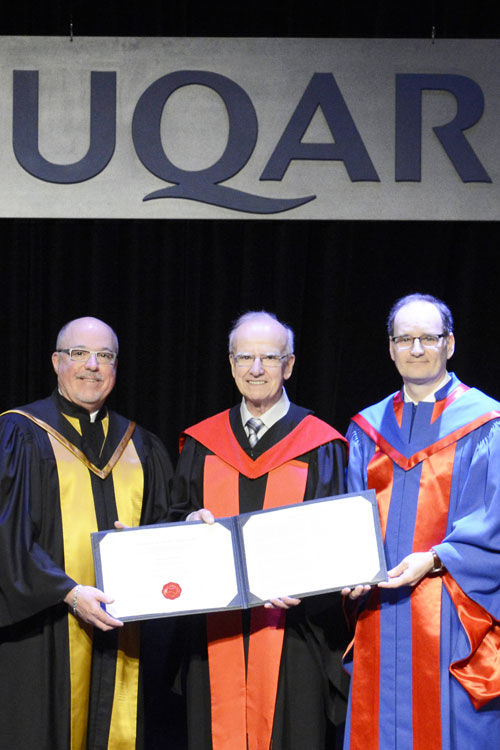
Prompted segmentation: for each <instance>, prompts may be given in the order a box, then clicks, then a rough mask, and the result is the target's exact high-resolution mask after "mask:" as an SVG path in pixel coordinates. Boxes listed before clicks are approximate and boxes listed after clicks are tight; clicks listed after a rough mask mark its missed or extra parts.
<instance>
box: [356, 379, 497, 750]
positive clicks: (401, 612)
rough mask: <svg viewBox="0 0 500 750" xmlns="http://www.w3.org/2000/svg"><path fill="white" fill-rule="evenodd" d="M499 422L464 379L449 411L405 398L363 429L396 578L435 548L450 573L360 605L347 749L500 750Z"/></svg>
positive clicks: (389, 402) (372, 413)
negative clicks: (415, 557) (403, 564)
mask: <svg viewBox="0 0 500 750" xmlns="http://www.w3.org/2000/svg"><path fill="white" fill-rule="evenodd" d="M498 417H500V404H499V403H498V402H497V401H494V400H493V399H491V398H489V397H488V396H486V395H484V394H483V393H481V392H480V391H478V390H476V389H474V388H470V389H469V388H467V386H464V385H463V384H461V383H460V381H458V379H457V378H456V377H455V376H454V375H452V378H451V381H449V382H448V383H447V384H446V385H445V386H444V387H443V388H441V389H440V390H439V391H438V392H437V393H436V402H435V403H425V402H420V403H418V404H417V405H416V406H415V405H413V404H412V403H403V401H402V398H401V394H400V393H397V394H394V395H393V396H390V397H388V398H386V399H384V401H382V402H380V403H379V404H376V405H375V406H373V407H370V408H368V409H366V410H365V411H363V412H361V413H360V414H358V415H357V416H356V417H354V418H353V422H352V424H351V426H350V428H349V431H348V439H349V441H350V449H349V450H350V453H349V469H348V486H349V491H359V490H364V489H366V488H367V487H370V488H374V489H375V490H376V491H377V500H378V506H379V512H380V517H381V524H382V530H383V533H384V535H385V554H386V557H387V567H388V568H389V569H390V568H392V567H394V566H395V565H397V564H398V563H399V562H400V561H401V560H402V559H403V558H404V557H405V556H406V555H408V554H410V553H411V552H419V551H426V550H428V549H430V547H433V548H434V549H435V551H436V553H437V554H438V556H439V558H440V559H441V561H442V563H443V564H444V566H445V568H446V571H447V572H446V573H444V574H443V573H441V574H433V575H427V576H425V578H424V579H423V580H422V581H420V582H419V584H418V585H417V586H415V587H414V588H411V587H402V588H398V589H394V590H384V589H377V590H374V591H372V592H371V594H370V595H369V597H368V598H366V599H365V600H364V601H363V602H361V604H360V605H359V606H360V610H359V613H358V618H357V624H356V632H355V638H354V649H353V653H354V662H353V665H354V674H353V679H352V683H351V696H350V714H349V717H348V721H347V722H346V736H345V744H344V747H345V748H346V749H350V750H429V749H430V748H432V750H463V749H464V748H467V747H471V748H472V747H473V748H474V750H486V748H488V749H489V748H491V747H496V745H497V744H498V743H499V742H500V701H499V699H498V696H499V695H500V651H499V647H500V634H499V628H498V619H499V618H500V555H499V550H500V420H499V419H498ZM351 660H352V651H351V653H350V655H349V656H348V658H347V663H348V666H349V670H350V671H352V667H353V665H352V663H351Z"/></svg>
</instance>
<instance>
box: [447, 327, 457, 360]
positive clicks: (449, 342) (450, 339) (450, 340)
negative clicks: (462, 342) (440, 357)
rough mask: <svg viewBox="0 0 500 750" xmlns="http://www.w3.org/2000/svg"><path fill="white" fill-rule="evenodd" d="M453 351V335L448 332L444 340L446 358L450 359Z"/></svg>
mask: <svg viewBox="0 0 500 750" xmlns="http://www.w3.org/2000/svg"><path fill="white" fill-rule="evenodd" d="M454 351H455V336H454V335H453V334H452V333H450V334H449V335H448V340H447V342H446V359H450V358H451V357H453V353H454Z"/></svg>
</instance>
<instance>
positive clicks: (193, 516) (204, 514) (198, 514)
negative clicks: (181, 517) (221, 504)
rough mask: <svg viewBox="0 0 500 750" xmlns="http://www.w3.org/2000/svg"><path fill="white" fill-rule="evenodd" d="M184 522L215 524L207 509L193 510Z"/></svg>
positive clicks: (212, 515) (211, 514)
mask: <svg viewBox="0 0 500 750" xmlns="http://www.w3.org/2000/svg"><path fill="white" fill-rule="evenodd" d="M186 521H203V523H215V518H214V514H213V513H212V512H211V511H210V510H208V508H200V510H193V512H192V513H190V514H189V516H188V517H187V518H186Z"/></svg>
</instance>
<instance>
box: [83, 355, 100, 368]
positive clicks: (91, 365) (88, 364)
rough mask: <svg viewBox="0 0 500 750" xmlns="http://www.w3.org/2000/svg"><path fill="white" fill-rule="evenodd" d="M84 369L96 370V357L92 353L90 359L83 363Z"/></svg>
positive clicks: (97, 365)
mask: <svg viewBox="0 0 500 750" xmlns="http://www.w3.org/2000/svg"><path fill="white" fill-rule="evenodd" d="M85 367H86V368H87V369H88V370H97V369H98V367H99V364H98V362H97V357H96V355H95V354H94V353H92V354H91V355H90V357H89V358H88V360H87V361H86V362H85Z"/></svg>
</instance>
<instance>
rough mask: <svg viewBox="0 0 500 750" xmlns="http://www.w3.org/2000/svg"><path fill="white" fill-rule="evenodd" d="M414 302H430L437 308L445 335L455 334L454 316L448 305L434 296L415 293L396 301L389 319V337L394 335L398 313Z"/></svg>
mask: <svg viewBox="0 0 500 750" xmlns="http://www.w3.org/2000/svg"><path fill="white" fill-rule="evenodd" d="M412 302H430V303H431V305H434V307H437V309H438V310H439V314H440V315H441V321H442V323H443V333H446V334H449V333H453V315H452V314H451V310H450V308H449V307H448V305H446V304H445V303H444V302H443V301H442V300H440V299H438V298H437V297H433V296H432V294H420V293H419V292H415V293H414V294H407V295H406V297H401V299H398V300H396V302H395V303H394V304H393V306H392V307H391V310H390V312H389V316H388V318H387V333H388V334H389V336H393V335H394V319H395V317H396V315H397V314H398V312H399V311H400V310H401V308H402V307H406V305H409V304H411V303H412Z"/></svg>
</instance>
